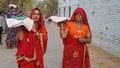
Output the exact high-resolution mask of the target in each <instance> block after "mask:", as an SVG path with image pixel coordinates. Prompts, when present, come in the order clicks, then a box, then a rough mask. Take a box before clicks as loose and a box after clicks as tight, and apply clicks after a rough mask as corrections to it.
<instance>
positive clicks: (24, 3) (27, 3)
mask: <svg viewBox="0 0 120 68" xmlns="http://www.w3.org/2000/svg"><path fill="white" fill-rule="evenodd" d="M10 3H12V4H16V5H17V6H18V7H19V8H21V9H23V10H31V8H32V5H33V3H34V0H0V10H3V9H4V8H6V7H7V6H8V5H9V4H10Z"/></svg>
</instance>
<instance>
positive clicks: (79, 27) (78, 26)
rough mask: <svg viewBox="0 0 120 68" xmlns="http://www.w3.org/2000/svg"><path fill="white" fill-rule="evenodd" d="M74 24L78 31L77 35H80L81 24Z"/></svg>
mask: <svg viewBox="0 0 120 68" xmlns="http://www.w3.org/2000/svg"><path fill="white" fill-rule="evenodd" d="M74 24H75V26H76V27H77V29H78V31H77V32H78V33H81V32H82V24H81V25H77V24H76V23H74Z"/></svg>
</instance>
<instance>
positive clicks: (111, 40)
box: [58, 0, 120, 57]
mask: <svg viewBox="0 0 120 68" xmlns="http://www.w3.org/2000/svg"><path fill="white" fill-rule="evenodd" d="M59 3H61V4H62V5H60V4H59V5H58V6H59V8H62V7H68V6H71V14H72V13H73V11H74V9H76V8H77V7H78V6H79V7H82V8H84V9H85V11H86V13H87V17H88V21H89V25H90V28H91V31H92V36H93V38H92V43H93V44H95V45H96V46H99V47H101V48H102V49H104V50H106V51H107V52H110V53H112V54H114V55H116V56H118V57H120V0H66V2H64V0H59ZM78 4H79V5H78ZM61 11H63V10H61ZM68 11H69V10H68V9H67V11H66V12H68ZM63 13H64V12H62V13H61V15H60V16H63V15H62V14H63ZM68 15H69V14H66V17H68V18H69V16H68Z"/></svg>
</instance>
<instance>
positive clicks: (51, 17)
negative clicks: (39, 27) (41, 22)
mask: <svg viewBox="0 0 120 68" xmlns="http://www.w3.org/2000/svg"><path fill="white" fill-rule="evenodd" d="M65 20H67V18H66V17H59V16H50V17H49V18H48V19H47V20H46V21H47V22H50V21H52V22H55V23H59V22H62V21H65Z"/></svg>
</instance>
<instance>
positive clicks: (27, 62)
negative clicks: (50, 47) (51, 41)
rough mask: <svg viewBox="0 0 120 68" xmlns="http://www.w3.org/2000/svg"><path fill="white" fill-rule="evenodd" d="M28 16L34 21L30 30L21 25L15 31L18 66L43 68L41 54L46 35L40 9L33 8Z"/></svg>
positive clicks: (19, 67) (43, 51)
mask: <svg viewBox="0 0 120 68" xmlns="http://www.w3.org/2000/svg"><path fill="white" fill-rule="evenodd" d="M30 18H31V19H32V20H33V21H34V25H33V28H32V31H28V30H27V29H26V28H25V27H24V26H21V27H20V29H19V31H18V33H17V38H18V42H17V45H18V49H17V53H16V56H17V62H18V68H44V62H43V55H44V53H45V51H46V47H47V40H48V36H47V31H46V28H45V26H44V25H43V16H42V13H41V11H40V9H39V8H34V9H33V10H32V11H31V14H30Z"/></svg>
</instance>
